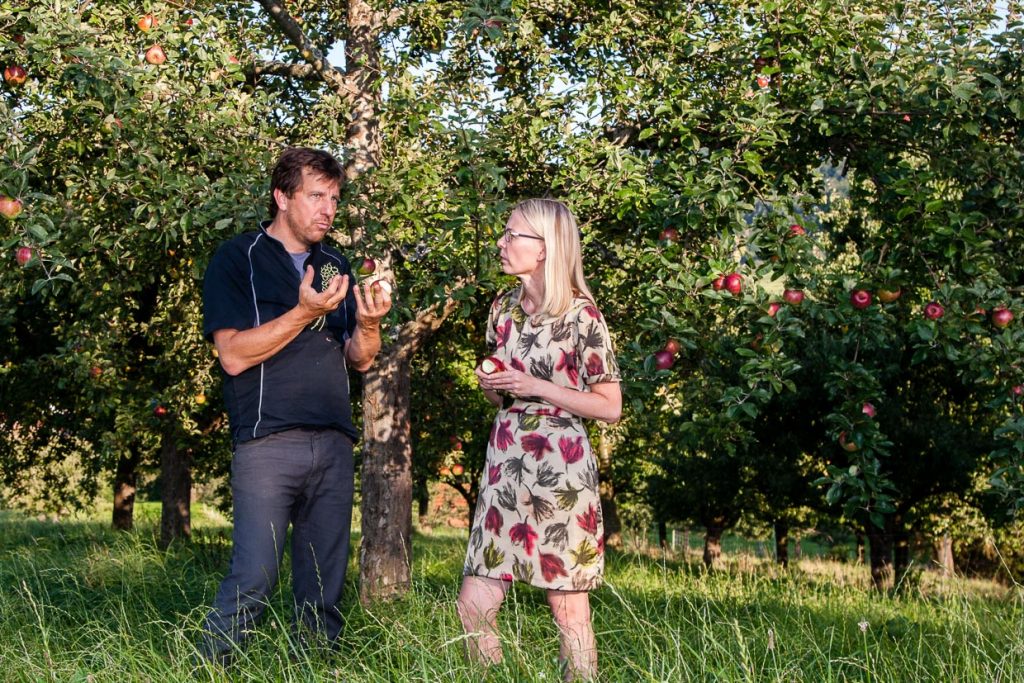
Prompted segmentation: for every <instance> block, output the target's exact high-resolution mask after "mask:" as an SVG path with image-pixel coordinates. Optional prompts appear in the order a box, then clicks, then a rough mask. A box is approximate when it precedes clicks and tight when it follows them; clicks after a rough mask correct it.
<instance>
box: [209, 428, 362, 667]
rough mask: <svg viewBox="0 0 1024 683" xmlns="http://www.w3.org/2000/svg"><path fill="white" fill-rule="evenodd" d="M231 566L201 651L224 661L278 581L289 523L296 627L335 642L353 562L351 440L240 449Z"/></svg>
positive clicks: (329, 435)
mask: <svg viewBox="0 0 1024 683" xmlns="http://www.w3.org/2000/svg"><path fill="white" fill-rule="evenodd" d="M231 491H232V494H233V496H234V530H233V534H232V538H233V544H234V546H233V549H232V553H231V569H230V571H229V572H228V575H227V576H226V577H225V578H224V580H223V581H222V582H221V584H220V588H219V589H218V590H217V597H216V599H215V601H214V604H213V608H212V609H211V610H210V613H209V614H208V615H207V617H206V624H205V627H204V628H205V633H204V636H203V642H202V644H201V648H202V651H203V654H204V656H206V657H208V658H210V659H218V660H226V659H228V658H229V653H230V651H231V649H232V647H233V646H234V645H237V644H240V643H241V642H242V641H243V640H244V639H245V637H246V635H247V633H248V632H249V631H251V630H252V629H253V628H254V626H255V624H256V621H257V620H258V619H259V617H260V614H262V612H263V610H264V608H265V607H266V605H267V597H268V595H269V594H270V592H271V591H272V590H273V588H274V586H275V585H276V583H277V578H278V569H279V566H280V564H281V559H282V558H283V556H284V545H285V537H286V534H287V531H288V525H289V523H290V524H291V525H292V543H291V546H292V595H293V597H294V602H295V617H294V619H295V622H294V626H295V627H296V628H297V630H298V631H300V633H301V632H303V631H306V630H307V629H308V631H310V632H313V633H319V634H322V635H323V636H325V637H326V639H327V641H329V642H333V641H334V640H336V639H337V638H338V635H339V634H340V633H341V626H342V623H341V613H340V612H339V610H338V606H337V605H338V601H339V599H340V598H341V590H342V586H344V584H345V570H346V568H347V565H348V550H349V527H350V525H351V521H352V495H353V463H352V441H351V439H349V437H348V436H347V435H345V434H344V433H342V432H340V431H337V430H335V429H291V430H288V431H286V432H278V433H276V434H271V435H269V436H265V437H263V438H260V439H255V440H253V441H247V442H245V443H242V444H239V445H238V446H237V447H236V449H235V453H234V456H233V458H232V460H231Z"/></svg>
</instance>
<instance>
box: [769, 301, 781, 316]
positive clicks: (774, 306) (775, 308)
mask: <svg viewBox="0 0 1024 683" xmlns="http://www.w3.org/2000/svg"><path fill="white" fill-rule="evenodd" d="M780 308H782V304H780V303H779V302H778V301H773V302H771V303H770V304H768V315H770V316H771V317H773V318H774V317H775V314H776V313H778V312H779V309H780Z"/></svg>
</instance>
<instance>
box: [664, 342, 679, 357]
mask: <svg viewBox="0 0 1024 683" xmlns="http://www.w3.org/2000/svg"><path fill="white" fill-rule="evenodd" d="M682 349H683V345H682V344H680V343H679V342H678V341H677V340H675V339H669V340H668V341H667V342H665V348H664V350H665V351H668V352H669V353H671V354H672V355H673V356H674V355H676V354H677V353H679V352H680V351H681V350H682Z"/></svg>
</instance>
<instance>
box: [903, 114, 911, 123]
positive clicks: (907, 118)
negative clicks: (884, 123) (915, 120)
mask: <svg viewBox="0 0 1024 683" xmlns="http://www.w3.org/2000/svg"><path fill="white" fill-rule="evenodd" d="M903 121H904V122H905V123H910V114H904V115H903Z"/></svg>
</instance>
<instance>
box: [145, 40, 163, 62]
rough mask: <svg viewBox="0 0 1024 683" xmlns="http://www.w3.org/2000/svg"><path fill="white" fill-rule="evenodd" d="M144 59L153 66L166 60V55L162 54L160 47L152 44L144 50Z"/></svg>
mask: <svg viewBox="0 0 1024 683" xmlns="http://www.w3.org/2000/svg"><path fill="white" fill-rule="evenodd" d="M146 61H147V62H149V63H150V64H153V65H155V66H160V65H161V64H163V63H164V62H166V61H167V55H166V54H164V49H163V48H162V47H160V46H159V45H154V46H152V47H151V48H149V49H148V50H146Z"/></svg>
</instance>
